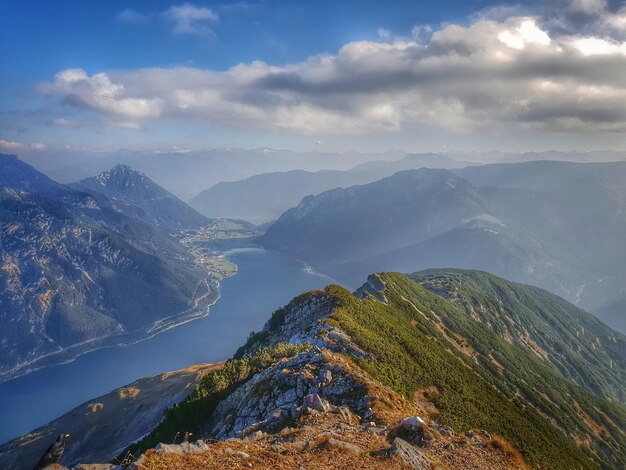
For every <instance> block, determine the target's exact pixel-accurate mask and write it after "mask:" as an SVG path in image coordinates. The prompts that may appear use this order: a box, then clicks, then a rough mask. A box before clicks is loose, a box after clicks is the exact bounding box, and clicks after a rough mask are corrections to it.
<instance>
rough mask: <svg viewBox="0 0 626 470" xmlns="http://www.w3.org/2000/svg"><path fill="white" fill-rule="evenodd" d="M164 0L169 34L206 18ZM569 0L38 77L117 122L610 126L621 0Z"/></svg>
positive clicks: (298, 127)
mask: <svg viewBox="0 0 626 470" xmlns="http://www.w3.org/2000/svg"><path fill="white" fill-rule="evenodd" d="M175 8H177V9H176V10H174V9H170V10H168V14H169V15H170V17H171V19H172V21H174V22H175V25H176V26H175V28H176V30H177V31H178V32H179V33H181V34H206V31H204V30H203V29H202V28H204V26H203V25H204V24H205V23H206V22H207V21H216V20H217V17H213V16H212V15H213V13H212V12H211V11H210V10H208V9H197V8H196V7H192V6H191V5H183V6H181V7H175ZM181 8H182V9H181ZM569 8H570V10H569V13H568V14H569V15H570V17H564V19H562V21H560V22H555V21H554V20H551V22H550V21H542V20H541V19H540V18H536V17H527V16H514V17H508V18H503V19H498V20H495V19H486V18H482V19H477V20H476V21H475V22H474V23H472V24H470V25H468V26H461V25H455V24H450V25H446V26H443V27H442V28H440V29H439V30H436V31H431V30H430V29H428V28H419V27H418V28H416V29H415V31H417V33H416V34H414V35H413V36H412V37H408V38H398V37H393V36H392V35H391V34H390V32H388V31H383V30H381V31H383V34H380V35H379V38H380V39H379V40H378V41H358V42H352V43H348V44H346V45H344V46H343V47H342V48H341V49H340V50H339V51H338V52H337V53H335V54H323V55H318V56H313V57H310V58H308V59H307V60H305V61H302V62H300V63H295V64H286V65H281V66H273V65H270V64H267V63H264V62H252V63H247V64H240V65H237V66H235V67H233V68H231V69H229V70H226V71H215V70H206V69H198V68H186V67H176V68H148V69H139V70H124V71H109V72H106V73H98V74H94V75H91V76H89V75H87V74H86V73H85V72H84V71H83V70H80V69H70V70H64V71H61V72H59V73H58V74H57V75H56V76H55V77H54V79H53V80H52V81H50V82H48V83H45V84H43V85H42V87H41V88H42V90H43V91H45V92H47V93H49V94H52V95H56V96H60V97H61V98H62V100H63V101H64V102H65V103H66V104H68V105H70V106H74V107H79V108H83V109H88V110H91V111H93V112H94V113H97V114H100V115H102V116H104V117H105V118H107V119H110V120H111V122H125V123H128V124H127V127H131V128H132V127H133V126H136V127H139V126H140V123H141V122H143V121H146V120H154V119H160V118H167V119H186V120H189V119H192V120H198V121H202V122H206V123H208V124H210V125H214V126H223V127H229V128H244V129H259V130H269V131H280V132H293V133H302V134H364V133H378V132H400V131H402V130H405V129H407V128H410V127H411V126H416V125H417V126H419V125H429V126H437V127H440V128H443V129H447V130H453V131H456V132H482V131H487V130H494V129H497V128H500V127H503V126H509V127H510V126H521V127H523V128H530V129H537V130H539V131H541V132H590V133H591V132H624V131H626V42H625V36H626V10H624V9H623V10H621V11H618V12H614V13H608V12H607V10H606V4H605V3H604V2H603V1H601V0H577V1H576V2H574V3H572V4H571V5H570V7H569ZM204 10H206V11H204ZM576 15H586V16H587V17H588V19H587V21H586V23H585V24H587V25H594V31H589V30H585V29H580V28H579V29H578V30H579V31H583V32H581V33H575V32H571V31H572V30H574V29H573V28H571V27H569V26H568V24H569V23H568V22H570V21H574V20H573V19H572V18H574V19H575V18H576ZM557 23H558V24H557ZM555 24H556V26H555ZM198 28H200V29H198ZM203 31H204V32H203Z"/></svg>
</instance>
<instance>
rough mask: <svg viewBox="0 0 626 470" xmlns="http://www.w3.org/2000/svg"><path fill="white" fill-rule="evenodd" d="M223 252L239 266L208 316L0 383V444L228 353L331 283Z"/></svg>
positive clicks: (267, 259) (301, 268)
mask: <svg viewBox="0 0 626 470" xmlns="http://www.w3.org/2000/svg"><path fill="white" fill-rule="evenodd" d="M228 259H229V260H231V261H232V262H234V263H235V264H236V265H237V266H238V272H237V274H236V275H235V276H233V277H231V278H229V279H225V280H224V281H222V285H221V288H220V291H221V297H220V300H218V302H217V303H216V304H215V305H214V306H213V307H211V309H210V313H209V315H208V316H206V317H204V318H200V319H198V320H194V321H191V322H189V323H185V324H183V325H180V326H178V327H176V328H172V329H170V330H167V331H165V332H163V333H160V334H158V335H156V336H154V337H152V338H149V339H147V340H145V341H141V342H138V343H135V344H132V345H127V346H116V347H111V348H104V349H99V350H97V351H93V352H90V353H87V354H84V355H82V356H80V357H79V358H78V359H76V360H75V361H73V362H69V363H67V364H62V365H59V366H53V367H48V368H45V369H41V370H39V371H36V372H33V373H31V374H28V375H25V376H22V377H18V378H16V379H14V380H10V381H8V382H5V383H2V384H0V416H2V419H0V443H3V442H5V441H7V440H9V439H12V438H14V437H16V436H19V435H22V434H25V433H27V432H30V431H32V430H33V429H35V428H37V427H39V426H41V425H43V424H45V423H47V422H49V421H51V420H53V419H55V418H57V417H58V416H60V415H62V414H64V413H66V412H68V411H69V410H70V409H72V408H74V407H75V406H78V405H80V404H81V403H84V402H85V401H88V400H90V399H92V398H95V397H97V396H99V395H102V394H104V393H108V392H110V391H111V390H114V389H116V388H118V387H121V386H123V385H126V384H128V383H130V382H133V381H134V380H137V379H139V378H141V377H146V376H150V375H155V374H158V373H161V372H165V371H169V370H175V369H182V368H184V367H187V366H189V365H192V364H197V363H200V362H217V361H222V360H224V359H227V358H229V357H230V356H232V355H233V354H234V352H235V351H236V350H237V348H238V347H239V346H241V345H242V344H243V343H244V342H245V341H246V339H247V337H248V335H249V333H250V331H252V330H255V331H259V330H260V329H261V328H262V327H263V325H264V324H265V322H266V321H267V320H268V319H269V317H270V316H271V314H272V312H273V311H274V310H276V309H277V308H279V307H281V306H283V305H285V304H286V303H288V302H289V300H291V299H292V298H293V297H294V296H296V295H298V294H300V293H302V292H305V291H308V290H311V289H313V288H321V287H324V286H325V285H327V284H329V283H332V282H333V280H332V279H330V278H328V277H326V276H323V275H320V274H317V273H315V272H312V271H311V270H310V269H307V267H306V266H305V265H304V264H302V263H300V262H297V261H294V260H291V259H289V258H286V257H284V256H283V255H281V254H278V253H276V252H272V251H267V250H263V249H256V248H253V249H241V250H234V251H232V252H230V253H229V254H228Z"/></svg>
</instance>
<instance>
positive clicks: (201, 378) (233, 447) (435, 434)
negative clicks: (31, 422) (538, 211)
mask: <svg viewBox="0 0 626 470" xmlns="http://www.w3.org/2000/svg"><path fill="white" fill-rule="evenodd" d="M625 351H626V337H624V335H621V334H620V333H618V332H615V331H613V330H611V329H610V328H608V327H606V326H605V325H603V324H602V323H600V322H599V321H598V320H597V319H595V318H594V317H593V316H592V315H590V314H588V313H586V312H583V311H581V310H579V309H578V308H576V307H575V306H573V305H571V304H569V303H568V302H566V301H564V300H563V299H560V298H558V297H556V296H554V295H552V294H549V293H547V292H545V291H543V290H541V289H538V288H535V287H532V286H527V285H522V284H517V283H512V282H510V281H507V280H505V279H501V278H498V277H495V276H493V275H490V274H487V273H484V272H477V271H463V270H431V271H426V272H418V273H415V274H412V275H409V276H406V275H401V274H399V273H378V274H373V275H370V276H369V277H368V280H367V282H366V283H365V284H363V285H362V286H361V287H360V288H359V289H357V290H356V291H355V292H354V293H353V294H351V293H349V292H348V291H346V290H345V289H343V288H342V287H340V286H336V285H331V286H328V287H326V289H324V290H314V291H311V292H307V293H303V294H302V295H299V296H297V297H296V298H294V299H293V300H292V301H291V302H290V303H289V304H288V305H286V306H284V307H282V308H280V309H278V310H277V311H276V312H274V313H273V314H272V316H271V318H270V319H269V320H268V322H267V323H266V325H265V326H264V328H263V329H262V330H261V331H259V332H256V333H254V332H253V333H251V335H250V337H249V339H248V341H247V342H246V344H245V345H243V346H242V347H241V348H240V349H239V350H238V351H237V353H236V354H235V356H234V358H233V359H231V360H228V361H226V362H225V363H219V364H215V365H214V366H212V367H210V366H206V365H199V366H197V367H194V368H192V369H190V370H191V371H192V373H193V372H196V373H198V374H200V375H198V376H197V377H196V379H195V380H196V382H195V383H196V385H195V387H193V388H190V389H188V390H187V392H186V393H185V392H183V391H181V389H180V383H181V382H180V381H187V382H189V381H190V380H192V381H193V379H192V378H190V377H189V373H188V372H187V371H181V372H177V373H175V374H174V375H173V377H174V378H175V377H180V378H178V379H175V380H176V381H177V382H171V381H170V382H166V380H169V379H166V377H165V376H163V378H162V379H161V380H159V379H158V378H157V380H156V381H155V379H146V380H143V381H138V382H136V383H135V384H132V385H131V386H127V387H122V388H121V389H119V390H116V391H114V392H113V393H112V394H109V395H106V396H103V397H99V398H97V399H94V400H93V401H91V402H88V403H85V404H84V405H82V406H81V407H78V408H77V409H76V410H74V411H73V412H71V413H69V414H68V415H66V416H63V417H61V418H59V419H58V420H56V421H55V422H53V423H50V424H49V425H46V426H44V427H42V428H40V429H38V430H36V431H35V432H34V433H33V434H30V435H27V436H23V437H22V438H19V439H17V440H14V441H12V442H9V443H7V444H5V445H3V446H1V447H0V464H3V465H4V466H5V467H8V468H10V469H15V470H21V469H26V468H30V467H29V465H32V462H34V461H35V460H36V458H37V457H38V453H39V452H40V451H41V449H42V448H43V441H46V442H47V441H49V440H50V439H52V438H53V437H54V435H55V434H56V433H58V432H59V431H60V430H61V428H60V427H59V426H64V427H63V430H64V431H69V432H71V433H73V440H71V441H70V442H69V444H68V447H69V448H68V449H67V455H68V457H67V459H66V460H65V461H64V463H66V464H68V465H71V464H75V463H76V462H78V461H82V462H85V459H84V458H82V457H88V458H89V459H91V461H94V462H96V461H100V462H102V461H106V460H110V459H112V458H113V457H114V455H112V452H119V451H118V450H116V449H119V448H120V446H122V445H123V444H124V442H125V443H126V445H129V447H128V448H127V449H126V450H124V452H119V458H120V459H121V458H122V457H123V456H129V455H132V456H134V457H135V458H138V461H137V462H136V464H135V467H131V468H145V469H148V470H152V469H157V468H184V469H186V468H198V467H199V466H202V465H209V464H210V465H213V466H216V467H219V466H237V465H241V466H245V465H246V464H247V463H249V464H250V465H252V466H257V465H258V466H260V467H263V465H265V466H267V465H270V466H274V467H275V468H280V467H286V466H288V465H292V466H293V465H298V464H301V463H304V462H306V464H307V465H309V466H314V468H318V467H319V468H324V467H328V466H331V465H334V466H342V467H345V468H353V467H354V465H357V464H358V466H359V468H418V469H421V470H426V469H429V468H432V465H435V464H436V465H439V466H445V467H446V468H476V469H480V470H483V469H485V470H486V469H511V468H518V469H528V468H537V469H539V468H550V469H571V468H583V469H587V468H589V469H596V468H602V469H614V468H622V467H623V466H624V464H625V463H626V433H625V432H624V429H626V407H624V391H625V387H624V384H625V383H626V381H625V380H624V378H625V374H626V355H625ZM159 381H163V383H162V385H158V382H159ZM155 384H157V385H158V386H157V387H155ZM168 399H170V400H171V401H170V403H172V406H170V407H169V408H168V409H167V410H165V412H164V414H163V419H162V420H161V421H160V422H158V424H157V420H156V419H155V416H154V412H155V410H158V409H159V408H160V407H162V406H163V403H164V402H166V401H167V400H168ZM141 404H145V411H144V412H143V413H142V412H141V408H142V406H140V405H141ZM120 410H128V412H129V413H132V416H133V423H143V424H144V426H145V427H143V426H135V425H128V423H126V422H122V421H124V420H120V418H119V415H120ZM87 423H92V424H93V425H94V426H97V429H98V433H97V434H94V433H89V432H85V429H87V428H86V427H85V426H86V424H87ZM186 432H192V433H193V436H194V437H193V439H192V440H190V442H186V443H183V444H179V443H180V439H181V438H179V440H178V443H176V442H175V443H174V444H170V443H171V442H172V441H176V438H177V436H182V435H183V434H184V433H186ZM120 436H123V438H121V437H120ZM198 438H201V439H202V440H199V441H195V440H196V439H198ZM192 441H194V442H192ZM81 451H82V455H81ZM16 456H17V457H18V458H16ZM315 466H316V467H315ZM263 468H265V467H263Z"/></svg>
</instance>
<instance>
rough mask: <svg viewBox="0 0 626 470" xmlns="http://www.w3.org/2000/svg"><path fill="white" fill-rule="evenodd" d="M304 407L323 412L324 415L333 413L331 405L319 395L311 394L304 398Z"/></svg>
mask: <svg viewBox="0 0 626 470" xmlns="http://www.w3.org/2000/svg"><path fill="white" fill-rule="evenodd" d="M303 406H306V407H308V408H311V409H313V410H317V411H321V412H322V413H327V412H329V411H331V406H330V404H329V403H328V402H327V401H326V400H324V399H323V398H322V397H320V396H319V394H317V393H309V394H308V395H306V396H305V397H304V402H303Z"/></svg>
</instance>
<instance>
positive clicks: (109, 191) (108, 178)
mask: <svg viewBox="0 0 626 470" xmlns="http://www.w3.org/2000/svg"><path fill="white" fill-rule="evenodd" d="M71 186H72V187H73V188H75V189H79V190H81V191H88V192H95V193H101V194H104V195H105V196H107V197H108V198H110V199H112V200H114V201H116V203H117V208H118V210H120V211H122V212H125V213H127V215H131V216H132V217H135V218H139V219H142V220H144V221H147V222H150V223H154V224H156V225H158V226H167V227H170V228H192V227H199V226H203V225H205V224H206V223H207V219H206V217H204V216H203V215H201V214H199V213H198V212H196V211H195V210H194V209H192V208H191V207H189V206H188V205H187V204H185V203H184V202H183V201H181V200H180V199H178V198H177V197H176V196H174V195H173V194H172V193H170V192H169V191H167V190H166V189H164V188H163V187H161V186H159V185H158V184H157V183H155V182H154V181H152V180H151V179H150V178H149V177H148V176H146V175H145V174H144V173H142V172H140V171H137V170H135V169H133V168H131V167H130V166H128V165H125V164H123V163H118V164H117V165H115V166H114V167H113V168H111V169H110V170H106V171H103V172H102V173H100V174H99V175H97V176H94V177H92V178H86V179H84V180H82V181H79V182H77V183H74V184H72V185H71ZM137 209H139V211H138V210H137Z"/></svg>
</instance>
